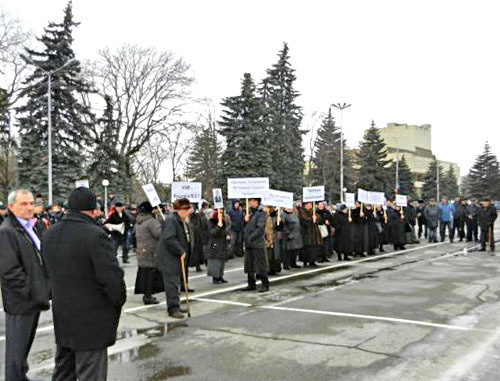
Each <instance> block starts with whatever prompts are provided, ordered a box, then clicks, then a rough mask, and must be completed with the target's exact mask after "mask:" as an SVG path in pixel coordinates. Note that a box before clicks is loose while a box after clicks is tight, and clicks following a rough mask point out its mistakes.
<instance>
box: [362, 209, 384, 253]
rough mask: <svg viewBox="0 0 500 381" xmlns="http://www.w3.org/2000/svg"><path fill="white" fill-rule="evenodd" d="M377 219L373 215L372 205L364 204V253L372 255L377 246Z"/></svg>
mask: <svg viewBox="0 0 500 381" xmlns="http://www.w3.org/2000/svg"><path fill="white" fill-rule="evenodd" d="M376 222H377V219H376V216H375V211H374V210H373V207H372V205H370V204H366V205H365V218H364V225H365V228H364V230H365V231H366V233H365V234H366V236H367V237H366V241H367V242H366V253H367V254H368V255H374V254H375V250H377V249H378V247H379V242H380V239H379V231H378V228H377V224H376Z"/></svg>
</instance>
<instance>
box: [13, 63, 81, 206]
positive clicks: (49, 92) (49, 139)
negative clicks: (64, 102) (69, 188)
mask: <svg viewBox="0 0 500 381" xmlns="http://www.w3.org/2000/svg"><path fill="white" fill-rule="evenodd" d="M22 57H23V58H25V59H26V60H27V61H29V62H30V63H32V64H33V65H35V66H36V67H37V68H39V69H40V70H41V71H43V72H44V73H45V75H46V76H47V109H48V110H47V135H48V137H47V146H48V180H47V182H48V187H49V192H48V193H49V194H48V198H49V205H52V202H53V197H52V112H51V111H52V75H53V74H55V73H57V72H58V71H60V70H63V69H64V68H65V67H67V66H68V65H69V64H71V63H72V62H73V61H75V59H74V58H72V59H70V60H69V61H68V62H66V63H65V64H64V65H62V66H60V67H58V68H57V69H54V70H50V71H47V70H45V69H44V68H42V67H40V65H38V64H36V63H35V62H34V61H33V60H32V59H31V58H29V57H27V56H22Z"/></svg>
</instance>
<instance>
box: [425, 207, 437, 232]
mask: <svg viewBox="0 0 500 381" xmlns="http://www.w3.org/2000/svg"><path fill="white" fill-rule="evenodd" d="M439 210H440V209H439V207H438V206H437V205H436V204H434V205H430V204H429V205H427V206H426V207H425V209H424V217H425V224H426V225H427V226H428V227H430V228H437V226H438V224H439V213H440V212H439Z"/></svg>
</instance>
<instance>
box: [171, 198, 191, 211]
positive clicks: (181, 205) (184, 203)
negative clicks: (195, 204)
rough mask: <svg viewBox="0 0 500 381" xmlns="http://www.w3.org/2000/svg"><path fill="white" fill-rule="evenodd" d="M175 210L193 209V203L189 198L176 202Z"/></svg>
mask: <svg viewBox="0 0 500 381" xmlns="http://www.w3.org/2000/svg"><path fill="white" fill-rule="evenodd" d="M174 209H175V210H186V209H191V203H190V202H189V200H188V199H187V198H181V199H179V200H175V201H174Z"/></svg>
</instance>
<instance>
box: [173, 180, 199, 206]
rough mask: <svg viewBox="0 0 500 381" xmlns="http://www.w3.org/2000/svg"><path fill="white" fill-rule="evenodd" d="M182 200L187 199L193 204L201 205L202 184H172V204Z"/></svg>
mask: <svg viewBox="0 0 500 381" xmlns="http://www.w3.org/2000/svg"><path fill="white" fill-rule="evenodd" d="M181 198H187V199H188V200H189V202H191V203H200V202H201V199H202V194H201V183H182V182H174V183H172V202H174V201H175V200H179V199H181Z"/></svg>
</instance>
